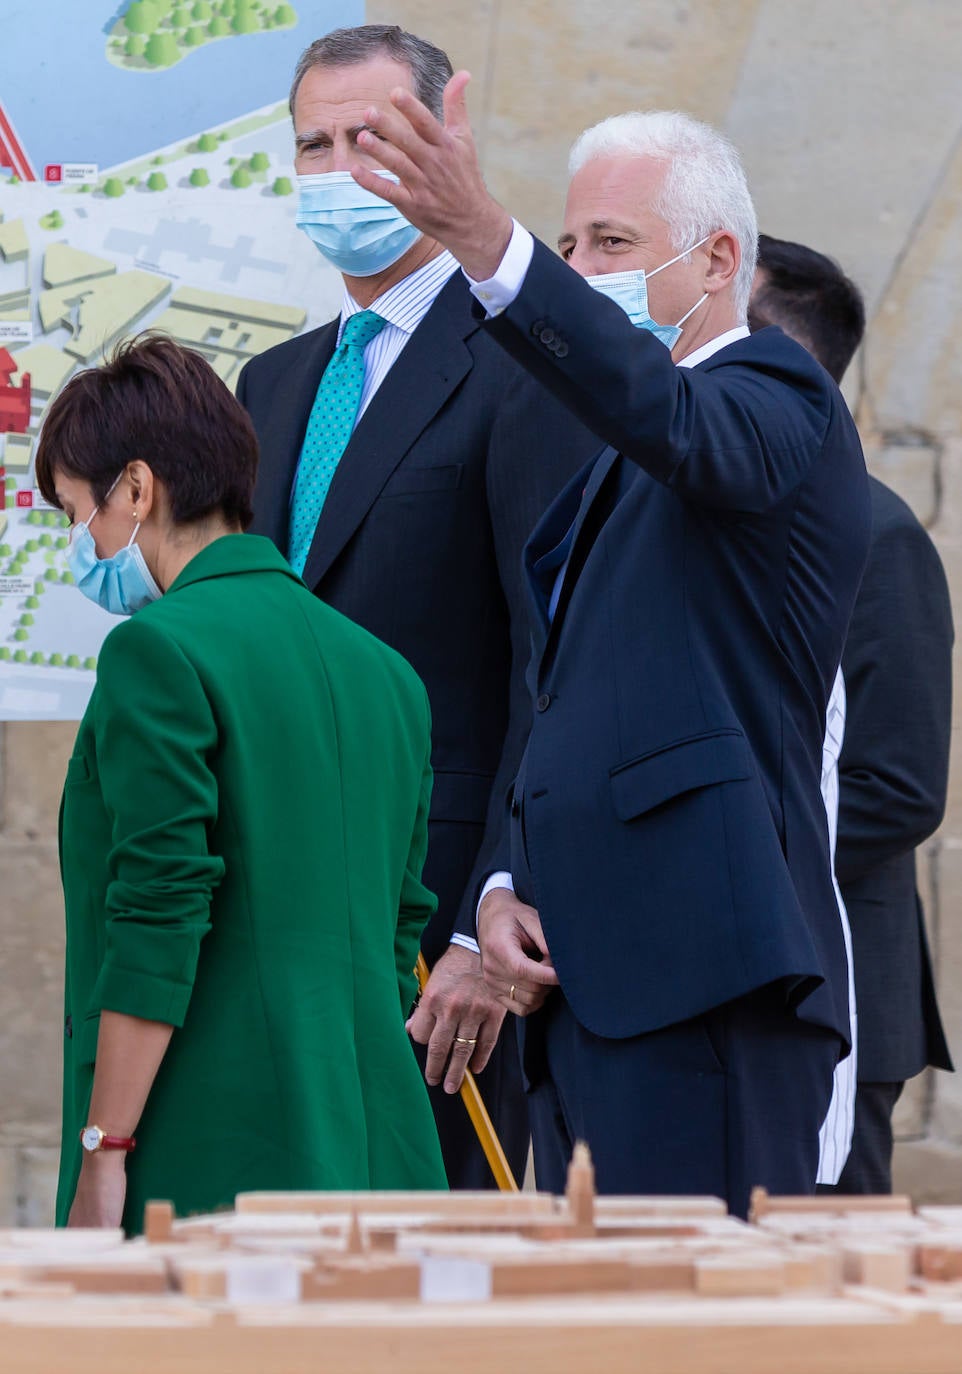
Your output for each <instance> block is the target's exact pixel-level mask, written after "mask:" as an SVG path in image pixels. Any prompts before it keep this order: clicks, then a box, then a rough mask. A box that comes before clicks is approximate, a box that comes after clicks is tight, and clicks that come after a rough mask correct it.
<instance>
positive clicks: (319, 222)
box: [296, 172, 421, 277]
mask: <svg viewBox="0 0 962 1374" xmlns="http://www.w3.org/2000/svg"><path fill="white" fill-rule="evenodd" d="M378 175H379V176H383V177H387V179H388V180H389V181H393V182H395V183H396V182H397V177H396V176H394V174H393V173H391V172H378ZM297 184H298V187H299V189H300V203H299V204H298V207H297V221H296V223H297V227H298V229H303V230H304V233H305V234H306V235H307V237H308V238H309V239H311V240H312V241H313V243H314V245H315V247H316V248H318V249H319V250H320V252H321V253H323V255H324V257H325V258H327V260H328V262H329V263H330V264H331V266H332V267H336V268H337V270H338V271H339V272H346V273H347V275H348V276H349V277H373V276H375V275H376V273H378V272H383V271H384V270H385V269H386V268H388V267H393V266H394V264H395V263H396V262H397V261H398V260H399V259H400V258H403V257H404V254H405V253H406V252H407V251H408V249H409V248H410V247H411V246H412V244H414V243H416V242H417V240H418V239H419V238H420V237H421V231H420V229H415V227H414V225H413V224H409V223H408V221H407V220H406V219H405V218H404V216H403V215H402V214H401V212H400V210H397V209H395V207H394V206H393V205H389V204H388V202H387V201H386V200H381V199H380V197H379V196H376V195H374V193H373V192H372V191H365V190H364V187H363V186H358V184H357V182H356V181H355V180H354V178H353V177H352V176H351V174H350V172H321V173H319V174H317V175H314V176H303V177H298V178H297Z"/></svg>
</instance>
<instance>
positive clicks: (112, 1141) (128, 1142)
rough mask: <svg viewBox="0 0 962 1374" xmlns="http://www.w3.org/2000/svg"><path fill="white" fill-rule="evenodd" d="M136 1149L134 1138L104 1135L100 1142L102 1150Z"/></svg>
mask: <svg viewBox="0 0 962 1374" xmlns="http://www.w3.org/2000/svg"><path fill="white" fill-rule="evenodd" d="M136 1147H137V1140H136V1137H135V1136H132V1135H130V1136H127V1135H105V1136H104V1137H103V1139H102V1140H101V1142H100V1148H101V1149H102V1150H134V1149H136Z"/></svg>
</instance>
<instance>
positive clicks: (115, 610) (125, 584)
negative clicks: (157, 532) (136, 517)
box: [67, 473, 162, 615]
mask: <svg viewBox="0 0 962 1374" xmlns="http://www.w3.org/2000/svg"><path fill="white" fill-rule="evenodd" d="M122 476H123V473H121V474H120V477H122ZM120 477H118V478H117V482H119V481H120ZM117 482H115V483H114V485H113V487H111V488H110V491H108V492H107V495H106V496H105V497H104V499H103V501H102V503H101V505H106V503H107V501H108V500H109V499H110V493H111V492H112V491H113V489H114V487H116V485H117ZM100 509H101V506H94V508H93V510H92V511H91V512H90V515H89V516H88V517H87V519H86V520H81V521H79V522H78V523H77V524H76V525H74V527H73V529H72V530H71V532H70V544H69V547H68V549H67V564H68V566H69V568H70V571H71V573H72V574H73V579H74V582H76V584H77V586H78V587H79V588H80V590H81V591H82V592H83V594H84V596H86V597H88V598H89V600H91V601H93V602H94V603H95V604H96V605H98V606H99V607H100V608H101V609H102V610H104V611H109V612H110V614H111V615H133V613H134V611H139V610H140V609H141V608H142V607H143V606H146V605H147V604H148V602H150V601H156V600H157V598H158V597H159V596H161V595H162V593H161V590H160V588H159V587H158V586H157V583H156V582H155V581H154V579H153V577H151V575H150V569H149V568H148V567H147V564H146V562H145V561H144V555H143V554H142V553H141V551H140V549H139V547H138V545H137V544H136V542H135V541H136V538H137V531H138V530H139V529H140V524H139V522H138V523H137V524H136V525H135V526H134V531H133V534H132V535H131V536H130V540H129V542H128V543H127V544H126V545H125V546H124V547H123V548H122V549H120V550H119V552H117V553H115V554H113V556H112V557H110V558H98V557H97V547H96V545H95V544H94V537H93V535H92V534H91V533H90V522H91V521H92V520H93V518H94V516H95V515H96V514H97V512H98V511H99V510H100Z"/></svg>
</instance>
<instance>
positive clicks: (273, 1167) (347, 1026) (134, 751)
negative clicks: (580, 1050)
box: [37, 338, 445, 1232]
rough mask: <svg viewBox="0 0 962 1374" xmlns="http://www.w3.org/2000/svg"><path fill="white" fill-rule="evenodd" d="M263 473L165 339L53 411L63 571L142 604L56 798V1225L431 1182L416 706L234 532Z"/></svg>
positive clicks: (399, 681) (206, 385)
mask: <svg viewBox="0 0 962 1374" xmlns="http://www.w3.org/2000/svg"><path fill="white" fill-rule="evenodd" d="M256 464H257V450H256V441H255V439H254V435H253V431H252V429H251V427H250V422H249V421H248V419H247V416H246V414H245V412H244V411H243V410H242V408H241V407H240V406H239V405H238V404H237V402H236V401H235V400H234V398H233V397H232V396H231V395H230V393H229V391H228V390H227V388H226V387H225V386H224V385H223V383H222V382H221V381H220V380H219V379H218V378H217V377H216V375H215V374H214V372H213V371H212V370H211V369H210V367H209V366H208V365H207V364H206V362H204V360H203V359H202V358H201V357H200V356H199V355H198V354H196V353H192V352H190V351H189V350H186V349H182V348H180V347H179V346H177V345H176V344H174V343H172V342H171V341H169V340H165V339H160V338H146V339H144V340H141V341H139V342H135V343H133V344H130V345H127V346H126V347H124V348H123V349H121V350H120V351H119V352H118V353H117V354H116V355H115V356H114V358H113V359H112V360H111V362H110V363H108V364H107V365H106V366H104V367H102V368H97V369H92V370H90V371H87V372H84V373H81V374H79V375H78V376H77V377H76V378H74V379H73V380H72V381H71V382H70V383H69V384H68V386H67V387H66V388H65V390H64V391H63V392H62V393H61V395H60V396H59V397H58V398H57V400H56V401H55V402H54V404H53V406H52V407H51V409H50V412H49V415H48V417H47V420H46V423H45V425H44V430H43V435H42V438H41V442H40V446H39V451H38V455H37V480H38V483H39V486H40V489H41V491H42V492H43V494H44V496H45V497H46V499H47V500H48V501H50V502H52V503H53V504H55V505H57V506H59V507H61V508H62V509H63V510H64V511H65V512H66V514H67V516H68V517H69V518H70V521H71V524H72V525H73V533H72V539H71V550H70V561H71V567H72V569H73V572H74V577H75V579H76V581H77V583H78V585H79V587H80V589H81V590H82V591H84V592H86V593H87V594H88V595H90V596H91V597H92V598H93V599H95V600H97V601H98V602H99V604H101V605H103V606H104V607H105V608H106V609H109V610H112V611H115V612H118V613H122V614H126V615H128V617H129V618H127V619H125V620H124V621H123V622H122V623H120V624H119V625H118V626H117V627H116V628H115V629H114V630H113V631H112V632H111V633H110V634H109V635H108V637H107V639H106V641H105V642H104V645H103V648H102V651H101V655H100V661H99V665H98V672H97V684H96V687H95V688H94V692H93V695H92V697H91V699H90V704H89V706H88V708H87V712H86V715H85V716H84V719H83V721H82V722H81V725H80V730H79V733H78V735H77V742H76V746H75V748H74V753H73V757H72V758H71V759H70V762H69V765H68V769H67V780H66V785H65V789H64V796H63V806H62V812H61V835H60V841H61V869H62V874H63V884H64V894H65V901H66V917H67V957H66V962H67V969H66V1021H65V1035H66V1038H65V1042H64V1044H65V1056H64V1059H65V1062H64V1105H63V1144H62V1154H61V1165H60V1186H59V1193H58V1200H57V1217H58V1222H59V1223H60V1224H64V1223H66V1224H68V1225H87V1226H91V1225H93V1226H116V1225H118V1224H120V1223H121V1221H122V1223H123V1225H124V1227H125V1228H126V1229H127V1231H128V1232H135V1231H138V1230H139V1229H140V1228H141V1224H142V1218H143V1209H144V1203H145V1202H146V1201H147V1200H148V1199H150V1198H164V1199H168V1200H170V1201H172V1202H173V1203H174V1206H175V1208H176V1210H177V1212H178V1213H180V1214H182V1215H183V1214H186V1213H191V1212H200V1211H209V1210H211V1209H213V1208H217V1207H223V1206H225V1205H230V1204H232V1203H233V1200H234V1197H235V1195H236V1194H237V1193H238V1192H242V1191H245V1190H250V1189H365V1188H388V1189H395V1188H399V1189H403V1188H442V1187H444V1186H445V1179H444V1171H443V1167H442V1163H441V1156H440V1151H439V1147H438V1141H437V1135H436V1133H435V1128H434V1121H433V1118H432V1114H431V1110H430V1107H429V1104H428V1099H427V1096H426V1092H425V1088H424V1085H423V1082H422V1081H421V1077H420V1074H419V1072H418V1068H417V1064H416V1062H415V1059H414V1056H413V1054H412V1051H411V1047H410V1045H409V1044H408V1041H407V1036H406V1034H405V1030H404V1017H405V1014H406V1013H407V1011H408V1010H409V1008H410V1006H411V1003H412V1001H413V998H414V995H415V991H416V985H415V979H414V975H413V972H412V970H413V968H414V963H415V959H416V956H417V951H418V942H419V939H420V935H421V930H422V927H423V926H424V924H425V922H426V921H427V919H428V917H429V916H430V914H431V913H432V912H433V910H434V905H435V902H434V898H433V896H432V894H431V893H430V892H428V891H427V889H426V888H425V887H423V886H422V884H421V867H422V863H423V860H424V854H425V849H426V844H427V825H426V822H427V812H428V801H429V794H430V786H431V773H430V766H429V762H428V758H429V748H430V741H429V735H430V724H429V714H428V705H427V698H426V696H425V692H424V689H423V687H422V686H421V683H420V681H419V680H418V678H417V677H416V676H415V674H414V673H413V671H412V670H411V669H410V668H409V667H408V665H407V664H406V663H405V662H404V660H403V659H401V658H400V657H399V656H398V655H397V654H395V653H393V652H392V651H391V650H390V649H388V648H386V647H385V646H384V645H383V644H381V643H380V642H379V641H377V640H375V639H374V638H372V637H371V636H370V635H368V634H367V633H366V632H365V631H364V630H362V629H360V628H359V627H358V626H356V625H354V624H352V623H351V622H350V621H348V620H347V619H345V618H344V617H342V616H340V615H338V614H337V612H335V611H333V610H331V609H330V608H329V607H327V606H325V605H323V603H321V602H320V601H318V600H317V599H316V598H315V597H313V596H312V595H311V594H310V592H308V590H307V589H306V587H305V586H304V585H303V583H302V582H301V581H300V579H299V578H297V577H296V576H295V575H294V574H293V573H292V571H291V569H290V568H289V566H288V565H287V563H285V561H284V560H283V559H282V558H281V557H280V555H279V554H278V553H277V552H276V550H275V549H274V547H273V545H272V544H270V543H269V541H267V540H265V539H260V538H257V537H254V536H251V535H246V534H243V533H241V530H242V529H243V528H244V527H245V526H246V525H247V523H248V522H249V520H250V498H251V491H252V488H253V482H254V475H255V470H256ZM134 1140H135V1141H136V1143H134Z"/></svg>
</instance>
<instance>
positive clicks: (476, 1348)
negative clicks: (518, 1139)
mask: <svg viewBox="0 0 962 1374" xmlns="http://www.w3.org/2000/svg"><path fill="white" fill-rule="evenodd" d="M175 1367H176V1368H177V1369H178V1370H180V1371H184V1374H214V1371H218V1372H219V1371H230V1372H231V1374H254V1372H255V1371H257V1372H258V1374H288V1372H289V1371H290V1372H291V1374H293V1371H308V1370H311V1371H313V1370H331V1371H337V1374H362V1371H363V1374H388V1372H389V1374H407V1371H411V1372H412V1374H413V1372H414V1371H417V1374H434V1371H437V1372H438V1374H441V1371H444V1374H452V1371H453V1372H454V1374H473V1371H482V1370H483V1371H499V1372H500V1371H505V1372H510V1374H514V1371H523V1374H548V1371H550V1374H562V1372H563V1371H568V1370H579V1371H580V1370H584V1371H590V1372H591V1374H594V1371H604V1374H621V1371H628V1370H631V1371H637V1370H645V1371H652V1374H756V1372H757V1374H775V1372H776V1371H777V1374H795V1372H796V1371H797V1374H803V1372H804V1374H823V1372H824V1374H828V1372H829V1371H831V1372H832V1374H836V1372H837V1374H860V1372H861V1371H865V1374H962V1207H922V1208H919V1209H917V1210H913V1209H912V1207H911V1205H910V1203H909V1201H908V1199H906V1198H862V1199H851V1198H841V1197H830V1198H826V1199H822V1198H770V1197H768V1196H767V1195H766V1194H765V1193H764V1192H762V1191H760V1190H759V1191H757V1192H756V1194H755V1195H754V1197H753V1200H752V1216H751V1220H750V1222H749V1223H748V1224H745V1223H742V1222H740V1221H736V1220H735V1219H733V1218H731V1217H729V1216H727V1215H726V1213H725V1209H724V1206H723V1204H722V1203H721V1202H719V1201H717V1200H716V1199H713V1198H610V1197H597V1196H596V1195H595V1191H594V1178H593V1169H592V1166H591V1160H590V1156H589V1155H588V1152H587V1150H586V1149H585V1148H584V1147H579V1148H578V1149H577V1150H576V1152H575V1156H574V1158H573V1160H572V1164H571V1168H570V1171H569V1181H568V1188H567V1191H566V1196H565V1197H564V1198H555V1197H551V1196H548V1195H546V1194H539V1193H514V1194H507V1193H447V1194H444V1193H441V1194H427V1193H419V1194H415V1193H396V1194H392V1193H366V1194H361V1193H358V1194H343V1193H340V1194H338V1193H312V1194H290V1193H262V1194H247V1195H242V1196H241V1197H239V1198H238V1199H237V1203H236V1209H235V1211H233V1212H230V1213H222V1214H216V1215H212V1216H203V1217H192V1218H188V1219H186V1220H175V1219H174V1217H173V1215H172V1213H171V1209H170V1207H169V1205H168V1204H166V1203H163V1202H156V1203H151V1204H150V1205H149V1206H148V1208H147V1211H146V1216H145V1234H144V1236H143V1237H142V1238H140V1239H138V1240H133V1241H126V1240H124V1238H123V1236H122V1234H121V1233H120V1232H119V1231H118V1232H110V1231H5V1232H4V1231H0V1369H2V1370H3V1371H4V1374H6V1371H9V1372H10V1374H41V1372H42V1374H54V1371H61V1370H64V1369H69V1370H70V1374H88V1372H89V1374H94V1371H96V1374H121V1372H122V1374H130V1371H131V1370H136V1371H137V1374H159V1372H160V1371H168V1370H172V1369H174V1368H175Z"/></svg>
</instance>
